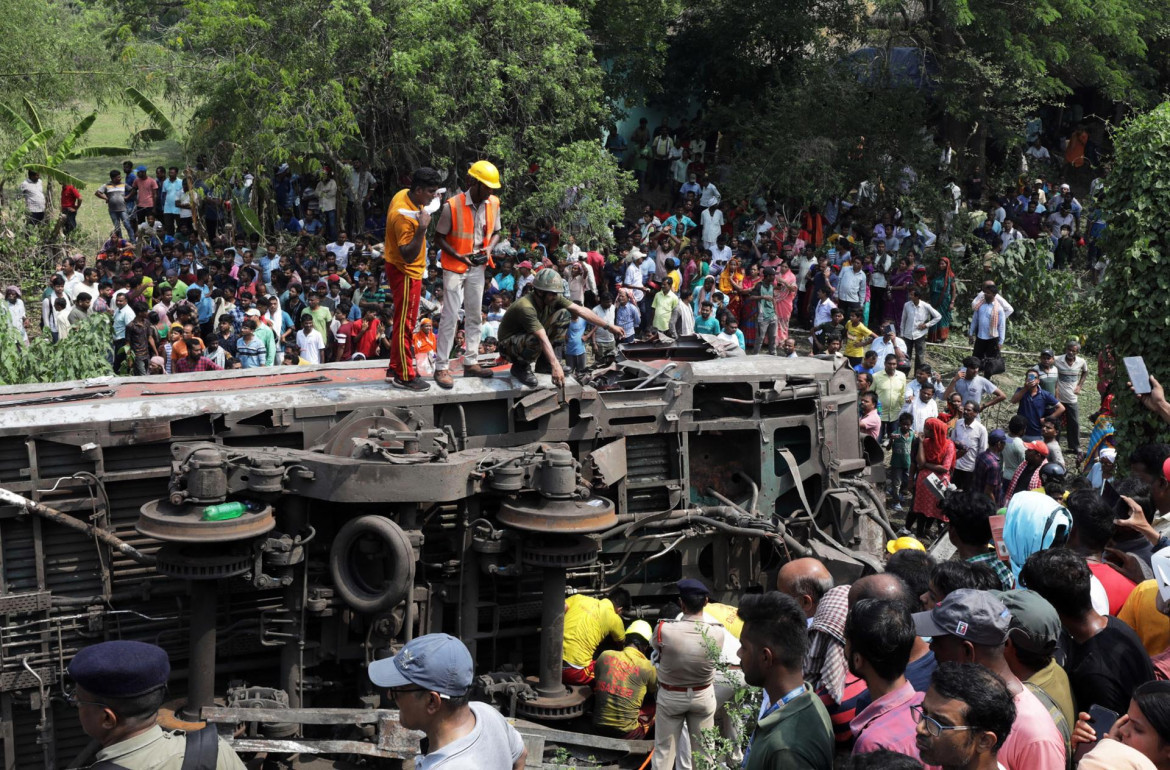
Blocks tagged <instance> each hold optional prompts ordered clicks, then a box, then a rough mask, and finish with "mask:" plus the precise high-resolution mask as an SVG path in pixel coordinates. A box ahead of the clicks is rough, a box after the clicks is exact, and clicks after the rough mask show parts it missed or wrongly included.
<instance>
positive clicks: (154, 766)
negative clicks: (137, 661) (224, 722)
mask: <svg viewBox="0 0 1170 770" xmlns="http://www.w3.org/2000/svg"><path fill="white" fill-rule="evenodd" d="M205 729H208V730H214V729H215V728H214V727H212V726H208V727H207V728H205ZM186 746H187V736H186V734H184V733H171V732H166V731H165V730H163V729H162V728H161V727H159V726H158V725H155V726H154V727H152V728H150V729H149V730H147V731H146V732H144V733H140V734H139V735H135V736H134V737H133V738H127V739H126V740H124V741H121V742H120V743H115V744H114V745H113V746H108V747H106V748H104V749H102V750H101V751H99V752H98V753H97V757H95V760H96V762H116V763H117V764H119V765H121V766H122V767H125V768H126V769H127V770H181V768H182V767H183V751H184V749H185V748H186ZM216 769H217V770H247V766H246V765H245V764H244V763H243V761H242V760H241V759H240V758H239V757H238V756H236V752H234V751H232V748H231V747H230V746H228V745H227V743H225V742H224V740H223V738H220V739H219V755H218V758H217V760H216Z"/></svg>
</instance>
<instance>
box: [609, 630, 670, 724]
mask: <svg viewBox="0 0 1170 770" xmlns="http://www.w3.org/2000/svg"><path fill="white" fill-rule="evenodd" d="M653 634H654V632H653V631H652V630H651V628H650V624H649V623H647V622H646V621H644V620H635V621H634V622H633V623H631V624H630V627H629V628H627V629H626V646H625V648H623V649H621V650H606V651H605V652H603V653H601V654H600V655H598V656H597V663H596V666H595V668H596V672H597V678H596V680H595V681H594V683H593V693H594V698H595V702H594V704H593V726H594V727H596V728H598V731H599V732H603V733H607V734H609V735H613V736H614V737H616V738H624V739H626V740H628V741H637V740H642V739H643V738H645V737H646V736H647V735H648V734H649V732H650V730H652V729H653V728H654V703H653V701H651V702H650V703H647V702H646V700H647V696H652V695H653V694H654V693H655V692H656V691H657V690H658V672H657V670H656V669H655V668H654V664H652V663H651V662H650V637H651V636H652V635H653Z"/></svg>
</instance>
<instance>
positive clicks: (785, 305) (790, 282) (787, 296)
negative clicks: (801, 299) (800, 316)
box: [773, 259, 796, 344]
mask: <svg viewBox="0 0 1170 770" xmlns="http://www.w3.org/2000/svg"><path fill="white" fill-rule="evenodd" d="M774 291H775V292H776V294H775V296H774V297H773V300H774V302H775V304H776V342H777V344H779V343H781V342H783V341H784V340H786V339H788V322H789V321H790V320H791V319H792V303H793V302H794V301H795V300H796V275H795V274H794V273H793V272H792V268H790V267H789V266H788V260H786V259H781V260H780V266H779V267H777V268H776V288H775V289H774Z"/></svg>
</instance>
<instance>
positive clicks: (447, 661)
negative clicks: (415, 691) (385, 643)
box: [367, 634, 475, 697]
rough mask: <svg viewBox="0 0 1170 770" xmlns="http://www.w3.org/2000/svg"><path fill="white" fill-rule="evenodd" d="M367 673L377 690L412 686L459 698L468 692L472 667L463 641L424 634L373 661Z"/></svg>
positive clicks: (472, 674)
mask: <svg viewBox="0 0 1170 770" xmlns="http://www.w3.org/2000/svg"><path fill="white" fill-rule="evenodd" d="M367 673H368V674H369V676H370V681H371V682H373V683H374V684H375V685H377V686H378V687H387V688H391V687H405V686H406V685H408V684H414V685H418V686H419V687H422V688H423V689H426V690H431V691H432V692H437V693H439V694H440V695H447V696H451V697H459V696H461V695H466V694H467V692H468V691H469V690H470V689H471V681H472V678H473V677H474V676H475V664H474V663H473V662H472V660H471V653H470V652H468V651H467V646H466V645H465V644H463V642H461V641H459V640H458V639H456V638H455V637H453V636H451V635H450V634H427V635H425V636H420V637H418V638H415V639H411V640H410V641H409V642H407V643H406V646H404V647H403V648H402V649H401V650H399V651H398V654H397V655H395V656H394V657H393V658H383V659H382V660H376V661H374V662H373V663H371V664H370V667H369V668H368V669H367Z"/></svg>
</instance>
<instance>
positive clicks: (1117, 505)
mask: <svg viewBox="0 0 1170 770" xmlns="http://www.w3.org/2000/svg"><path fill="white" fill-rule="evenodd" d="M1101 500H1102V502H1104V503H1105V504H1106V505H1108V506H1109V507H1110V508H1112V509H1113V510H1114V511H1118V510H1120V511H1121V513H1122V516H1121V518H1129V508H1128V507H1127V506H1126V505H1124V503H1123V501H1122V499H1121V495H1119V494H1117V490H1116V489H1114V488H1113V482H1112V481H1108V480H1107V481H1106V482H1105V487H1104V488H1103V489H1102V490H1101Z"/></svg>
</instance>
